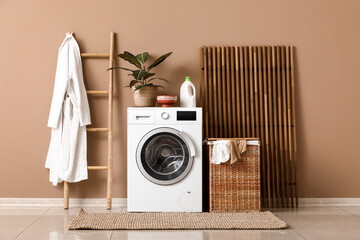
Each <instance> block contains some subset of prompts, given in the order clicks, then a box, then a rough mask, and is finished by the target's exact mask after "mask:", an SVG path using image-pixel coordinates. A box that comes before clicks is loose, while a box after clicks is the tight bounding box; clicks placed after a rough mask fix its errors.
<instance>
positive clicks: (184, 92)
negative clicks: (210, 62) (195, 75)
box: [180, 77, 196, 107]
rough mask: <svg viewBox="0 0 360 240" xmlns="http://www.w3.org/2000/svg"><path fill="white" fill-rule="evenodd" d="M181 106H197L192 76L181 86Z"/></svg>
mask: <svg viewBox="0 0 360 240" xmlns="http://www.w3.org/2000/svg"><path fill="white" fill-rule="evenodd" d="M180 106H181V107H196V90H195V86H194V84H193V83H192V82H191V79H190V77H186V78H185V82H184V83H183V84H182V85H181V88H180Z"/></svg>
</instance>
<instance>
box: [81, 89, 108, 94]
mask: <svg viewBox="0 0 360 240" xmlns="http://www.w3.org/2000/svg"><path fill="white" fill-rule="evenodd" d="M86 93H87V94H93V95H103V94H109V91H103V90H87V91H86Z"/></svg>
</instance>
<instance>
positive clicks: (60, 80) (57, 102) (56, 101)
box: [48, 39, 69, 128]
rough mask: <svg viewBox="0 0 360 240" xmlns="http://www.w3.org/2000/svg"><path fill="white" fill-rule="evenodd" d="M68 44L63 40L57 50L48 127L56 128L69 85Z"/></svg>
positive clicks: (66, 40)
mask: <svg viewBox="0 0 360 240" xmlns="http://www.w3.org/2000/svg"><path fill="white" fill-rule="evenodd" d="M68 57H69V44H68V39H65V40H64V41H63V43H62V44H61V46H60V48H59V54H58V61H57V67H56V75H55V85H54V92H53V98H52V101H51V107H50V114H49V120H48V127H51V128H57V125H58V122H59V117H60V113H61V109H62V103H63V101H64V95H65V93H66V90H67V87H68V84H69V62H68V60H69V58H68Z"/></svg>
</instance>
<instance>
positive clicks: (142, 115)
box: [128, 107, 202, 125]
mask: <svg viewBox="0 0 360 240" xmlns="http://www.w3.org/2000/svg"><path fill="white" fill-rule="evenodd" d="M128 124H140V125H143V124H175V125H176V124H181V125H184V124H185V125H194V124H195V125H201V124H202V111H201V108H175V107H174V108H161V107H159V108H129V109H128Z"/></svg>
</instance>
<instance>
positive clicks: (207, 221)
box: [69, 209, 287, 230]
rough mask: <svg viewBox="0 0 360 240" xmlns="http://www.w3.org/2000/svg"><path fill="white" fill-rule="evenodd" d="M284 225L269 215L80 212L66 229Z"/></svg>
mask: <svg viewBox="0 0 360 240" xmlns="http://www.w3.org/2000/svg"><path fill="white" fill-rule="evenodd" d="M286 227H287V225H286V223H285V222H283V221H282V220H280V219H279V218H277V217H276V216H275V215H274V214H272V213H271V212H269V211H266V212H241V213H209V212H203V213H128V212H106V213H87V212H85V211H84V210H83V209H80V211H79V213H78V215H77V216H76V217H75V219H74V220H73V221H72V222H71V223H70V226H69V229H71V230H75V229H93V230H120V229H122V230H124V229H126V230H135V229H137V230H145V229H158V230H163V229H177V230H179V229H184V230H185V229H283V228H286Z"/></svg>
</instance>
